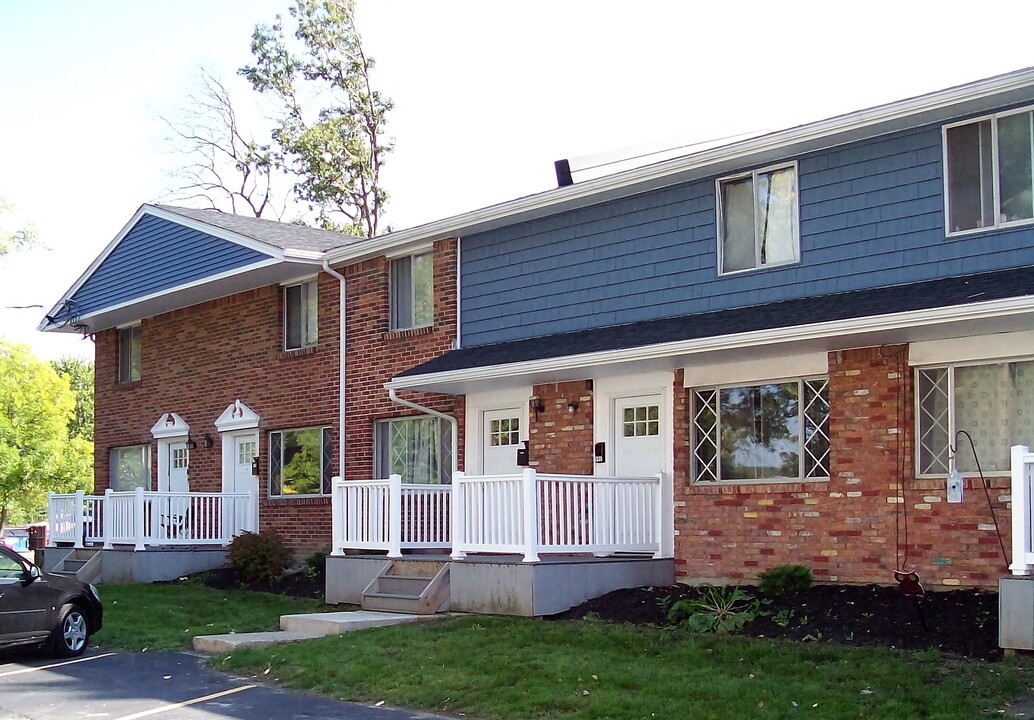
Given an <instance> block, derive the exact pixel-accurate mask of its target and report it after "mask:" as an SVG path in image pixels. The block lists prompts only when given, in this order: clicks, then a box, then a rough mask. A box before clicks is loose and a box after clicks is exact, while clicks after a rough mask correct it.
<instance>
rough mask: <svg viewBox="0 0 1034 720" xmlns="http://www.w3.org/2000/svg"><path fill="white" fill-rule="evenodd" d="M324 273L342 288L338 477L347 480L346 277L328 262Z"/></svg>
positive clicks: (325, 261)
mask: <svg viewBox="0 0 1034 720" xmlns="http://www.w3.org/2000/svg"><path fill="white" fill-rule="evenodd" d="M323 271H324V272H325V273H327V274H328V275H330V276H332V277H336V278H337V280H338V285H339V287H340V292H341V299H340V301H339V307H340V310H339V311H338V312H339V315H338V336H339V341H340V345H339V347H338V363H337V365H338V408H337V426H338V451H337V453H338V461H337V464H338V477H340V478H341V479H342V480H344V479H345V335H346V333H345V276H344V275H342V274H341V273H339V272H338V271H337V270H334V269H333V268H331V267H330V263H329V262H328V261H327V260H324V261H323Z"/></svg>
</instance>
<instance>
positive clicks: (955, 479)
mask: <svg viewBox="0 0 1034 720" xmlns="http://www.w3.org/2000/svg"><path fill="white" fill-rule="evenodd" d="M948 502H950V503H960V502H962V473H960V472H959V471H958V470H956V469H954V468H952V471H951V472H950V473H948Z"/></svg>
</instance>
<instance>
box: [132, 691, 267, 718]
mask: <svg viewBox="0 0 1034 720" xmlns="http://www.w3.org/2000/svg"><path fill="white" fill-rule="evenodd" d="M253 687H255V686H254V685H241V686H240V687H235V688H230V689H229V690H223V691H222V692H217V693H212V694H211V695H205V696H204V697H199V698H194V699H193V700H184V701H183V702H178V703H170V704H168V705H162V706H161V707H156V708H152V709H150V710H144V711H143V712H138V713H133V714H132V715H123V716H122V717H120V718H115V720H137V718H142V717H148V716H149V715H157V714H158V713H163V712H168V711H169V710H178V709H179V708H182V707H187V706H188V705H197V704H198V703H203V702H207V701H208V700H215V699H216V698H220V697H225V696H227V695H233V694H234V693H239V692H240V691H241V690H248V689H250V688H253Z"/></svg>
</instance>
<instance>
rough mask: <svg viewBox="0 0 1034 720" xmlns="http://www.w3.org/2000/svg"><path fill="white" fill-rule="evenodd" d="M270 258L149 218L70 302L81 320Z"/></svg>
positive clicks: (99, 267) (116, 248)
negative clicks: (110, 308)
mask: <svg viewBox="0 0 1034 720" xmlns="http://www.w3.org/2000/svg"><path fill="white" fill-rule="evenodd" d="M267 259H269V256H267V255H264V254H263V253H260V252H258V251H256V250H252V249H251V248H246V247H243V246H241V245H237V244H236V243H232V242H228V241H226V240H223V239H221V238H217V237H213V236H211V235H207V234H205V233H203V232H199V231H197V230H193V229H191V228H186V227H183V226H182V225H178V224H176V223H174V222H170V221H168V220H163V219H161V218H157V217H154V216H152V215H144V216H142V217H141V218H140V220H139V221H137V223H136V225H134V226H133V228H132V229H130V231H129V232H128V233H126V235H125V237H123V238H122V241H121V242H120V243H119V244H118V245H117V246H116V247H115V249H114V250H112V251H111V254H109V255H108V257H106V258H105V259H104V260H103V261H102V262H101V264H100V265H99V266H98V267H97V269H96V270H95V271H94V273H93V275H91V276H90V278H89V279H88V280H87V281H86V282H85V283H83V285H82V286H81V287H80V288H79V289H78V290H76V292H75V294H74V295H73V296H72V298H71V300H72V301H73V302H74V303H75V309H76V311H77V313H78V314H79V315H87V314H89V313H92V312H95V311H97V310H101V309H104V308H108V307H112V306H115V305H120V304H122V303H126V302H129V301H132V300H136V299H139V298H142V297H145V296H147V295H152V294H154V293H157V292H161V291H162V290H168V289H169V288H173V287H177V286H180V285H185V284H188V283H192V282H197V281H199V280H204V279H205V278H207V277H211V276H213V275H217V274H219V273H223V272H227V271H230V270H235V269H237V268H241V267H244V266H247V265H250V264H252V263H256V262H260V261H262V260H267Z"/></svg>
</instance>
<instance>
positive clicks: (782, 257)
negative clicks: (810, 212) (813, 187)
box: [717, 163, 801, 274]
mask: <svg viewBox="0 0 1034 720" xmlns="http://www.w3.org/2000/svg"><path fill="white" fill-rule="evenodd" d="M717 184H718V263H719V268H720V270H719V272H720V273H721V274H726V273H732V272H739V271H741V270H755V269H758V268H763V267H769V266H772V265H785V264H788V263H794V262H797V261H798V260H799V259H800V254H801V253H800V231H799V229H798V218H797V165H796V164H795V163H792V164H790V165H781V166H778V167H771V168H764V169H761V170H754V171H752V172H748V173H742V174H740V175H734V176H732V177H727V178H722V179H720V180H718V183H717Z"/></svg>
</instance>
